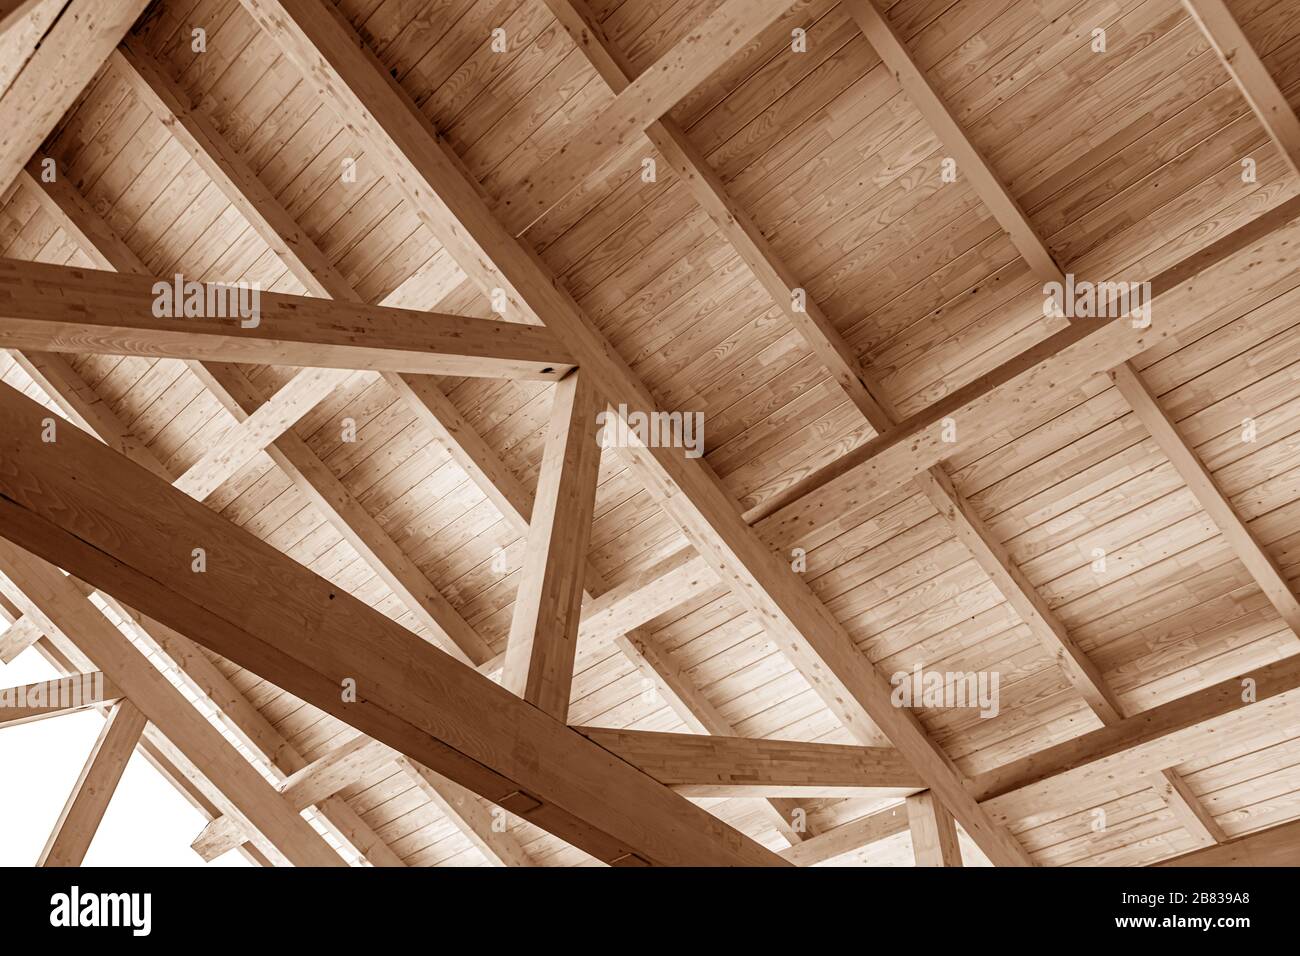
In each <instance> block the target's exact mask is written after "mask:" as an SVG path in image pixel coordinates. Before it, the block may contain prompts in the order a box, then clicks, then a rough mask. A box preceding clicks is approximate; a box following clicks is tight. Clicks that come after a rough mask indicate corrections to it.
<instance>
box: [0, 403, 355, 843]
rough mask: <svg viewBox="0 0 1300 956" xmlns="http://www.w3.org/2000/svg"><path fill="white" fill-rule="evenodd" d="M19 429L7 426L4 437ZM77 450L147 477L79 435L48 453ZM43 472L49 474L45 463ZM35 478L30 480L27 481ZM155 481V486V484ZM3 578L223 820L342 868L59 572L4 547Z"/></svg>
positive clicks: (8, 444) (13, 440) (128, 496)
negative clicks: (185, 766) (206, 784)
mask: <svg viewBox="0 0 1300 956" xmlns="http://www.w3.org/2000/svg"><path fill="white" fill-rule="evenodd" d="M10 396H14V397H15V398H17V399H19V400H20V401H22V402H23V403H26V404H27V405H29V406H31V408H33V409H39V407H40V406H36V405H34V404H33V403H31V402H30V401H29V400H28V399H25V398H22V397H21V396H20V395H19V393H17V392H14V391H13V390H12V389H9V388H8V387H7V386H6V387H5V395H4V398H5V399H6V400H8V399H9V397H10ZM16 424H17V423H16V422H15V421H13V420H12V419H10V420H9V421H8V422H7V427H6V431H7V432H8V427H9V426H13V425H16ZM30 424H31V422H28V425H30ZM17 442H18V439H17V436H15V435H14V434H13V433H12V432H9V433H8V434H6V437H5V439H4V444H5V450H6V453H7V452H8V451H9V450H10V449H12V448H14V446H15V444H17ZM79 442H89V443H93V444H94V445H95V451H97V452H98V453H99V454H101V455H105V456H109V457H110V458H118V460H120V461H121V463H122V464H123V465H126V466H127V467H130V468H131V469H132V470H134V471H136V472H138V473H140V474H145V475H147V472H143V471H141V470H140V469H139V468H138V467H137V466H134V465H131V464H130V463H129V462H127V461H126V460H125V459H120V458H119V456H116V455H114V453H113V452H110V451H107V450H106V449H104V448H103V446H101V445H99V444H98V443H97V442H94V439H92V438H90V437H89V436H86V435H84V434H83V433H80V432H78V433H76V434H75V435H64V436H62V437H61V438H60V440H59V442H58V443H57V444H47V445H45V447H46V448H47V449H50V448H56V447H59V448H63V449H67V448H68V447H69V446H75V445H76V444H78V443H79ZM5 457H6V459H7V460H6V462H5V464H4V466H3V469H4V471H5V472H6V473H7V475H8V476H9V477H12V476H13V474H14V472H13V469H14V468H15V466H16V462H15V461H10V460H8V454H6V456H5ZM46 466H47V468H48V466H49V462H48V461H47V462H46ZM35 477H36V476H35V474H34V473H32V474H30V475H29V476H28V480H32V479H35ZM151 480H154V479H152V477H151ZM121 493H122V494H123V497H122V499H121V500H122V501H123V502H130V501H131V500H132V494H133V489H123V491H122V492H121ZM10 504H11V502H10V501H9V500H8V498H6V500H5V503H4V505H3V506H0V511H4V512H5V513H6V516H7V517H6V518H5V519H4V521H3V524H4V525H5V534H6V535H7V534H9V533H10V532H11V531H16V530H17V529H16V526H14V527H11V526H10V522H9V517H8V516H9V515H10V514H11V513H12V508H11V507H9V505H10ZM195 507H202V506H201V505H195ZM0 570H3V571H4V573H5V575H6V576H7V577H8V578H9V580H10V582H12V584H13V586H14V588H16V589H17V591H16V592H14V591H10V592H9V597H10V599H11V600H14V601H15V602H17V603H18V604H19V605H20V606H22V607H23V611H24V613H26V614H32V615H34V616H36V617H37V619H38V620H40V621H41V625H42V631H44V632H45V634H46V635H47V636H48V637H50V638H51V639H52V640H54V641H55V643H56V646H58V647H59V649H60V650H61V651H63V652H64V653H65V654H70V655H74V654H80V655H83V656H84V657H85V658H87V659H88V660H89V662H90V663H91V664H93V665H94V666H96V667H99V668H100V669H102V670H103V671H104V673H105V675H106V676H107V677H108V678H109V679H110V680H112V681H113V683H114V684H115V685H117V687H119V688H120V690H121V692H122V694H123V695H124V696H126V697H127V698H128V699H129V700H130V701H131V702H132V703H133V704H134V705H135V706H136V707H137V708H139V709H140V711H141V712H142V713H143V714H144V716H145V717H146V718H147V719H148V720H149V722H150V723H151V724H153V725H155V726H156V727H157V728H158V729H159V730H160V731H161V732H162V733H163V734H165V735H166V737H167V739H168V740H169V741H171V743H172V744H174V745H175V747H176V748H177V749H178V750H179V751H180V752H181V753H182V754H184V755H185V757H186V758H188V759H189V760H190V761H191V762H193V763H194V764H195V765H196V766H198V767H201V768H202V772H203V774H204V776H205V777H207V778H208V780H209V781H210V782H211V783H212V785H213V786H214V787H216V788H218V790H219V791H220V792H221V794H222V797H223V798H224V800H225V802H226V806H225V807H223V810H224V812H225V813H227V814H228V815H234V816H235V817H237V818H238V819H240V820H241V821H242V822H243V823H244V825H245V827H246V828H247V830H248V832H250V833H256V834H260V835H261V839H260V840H259V846H260V847H261V849H263V850H264V851H266V852H268V853H270V854H271V855H273V856H276V857H281V858H283V859H285V860H287V861H288V862H290V863H292V864H294V865H297V866H340V865H342V864H343V860H342V859H341V858H340V857H339V855H338V854H337V853H335V852H334V850H333V849H332V848H331V847H330V845H329V844H328V843H326V842H325V840H324V839H323V838H322V837H321V836H320V834H318V833H317V832H316V831H315V830H314V829H312V827H311V826H310V825H309V824H308V823H307V821H306V820H304V819H303V818H302V817H300V816H299V815H298V813H297V812H296V811H295V810H293V809H292V808H291V807H290V806H289V804H288V802H287V801H286V800H285V799H284V798H283V797H281V796H280V794H278V793H277V792H276V791H275V789H274V788H273V787H272V786H271V785H270V784H269V783H267V781H266V780H265V779H264V778H263V777H262V776H261V774H259V773H258V772H257V770H256V769H255V768H254V767H253V765H252V764H250V763H249V762H248V761H247V760H245V759H244V757H243V755H242V754H240V753H239V751H238V750H236V749H235V747H234V746H233V745H231V744H230V743H229V742H228V741H227V740H226V739H225V737H223V736H222V735H221V733H220V732H219V731H218V730H217V729H216V728H215V727H213V726H212V724H210V723H209V722H208V720H207V718H206V717H204V716H203V715H202V714H200V713H199V712H198V710H196V709H195V708H194V707H193V706H191V704H190V702H189V701H188V700H186V699H185V696H184V695H183V694H181V692H180V691H179V690H178V689H177V688H175V687H174V686H172V684H171V682H170V681H168V680H167V678H166V677H165V676H164V675H163V673H162V672H161V671H159V670H158V669H157V668H156V667H154V665H153V664H152V663H150V662H149V660H148V659H147V658H146V657H145V656H144V654H143V653H142V652H141V651H140V650H139V649H138V648H137V647H135V645H134V644H132V643H131V641H130V640H128V639H127V637H126V635H124V634H123V633H122V632H121V631H119V630H118V629H117V628H116V627H115V626H114V625H113V624H112V622H110V621H109V620H108V618H107V617H105V616H104V615H103V613H102V612H101V611H100V610H99V609H98V608H97V607H95V605H94V604H92V603H91V602H90V601H89V600H88V599H87V598H86V597H85V595H83V594H82V593H81V592H80V591H79V590H77V588H76V586H75V585H74V584H73V583H72V581H71V580H70V579H69V578H68V577H66V576H65V575H63V574H61V573H60V572H59V570H58V568H56V567H54V566H52V565H50V564H48V563H46V561H45V560H42V559H41V557H39V556H34V554H32V553H28V552H27V551H24V550H23V549H22V546H21V545H17V544H16V543H10V541H9V540H3V541H0ZM72 573H75V572H72ZM195 577H202V575H195ZM73 635H75V638H74V637H73Z"/></svg>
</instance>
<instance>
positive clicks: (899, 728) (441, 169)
mask: <svg viewBox="0 0 1300 956" xmlns="http://www.w3.org/2000/svg"><path fill="white" fill-rule="evenodd" d="M243 2H244V5H245V8H246V9H247V10H249V12H250V13H252V14H253V16H254V19H255V20H256V21H257V22H258V24H259V25H260V26H261V27H262V29H263V30H265V31H266V32H267V33H268V34H269V35H270V36H271V37H272V38H273V39H274V40H275V41H276V42H277V43H278V44H279V46H280V48H281V49H282V50H283V51H284V53H285V54H286V56H287V57H288V59H289V60H290V61H291V62H294V63H295V64H296V65H297V66H298V68H299V69H300V70H301V71H302V73H303V75H304V77H306V78H308V80H309V81H310V82H311V83H313V84H314V85H315V87H316V89H317V91H318V92H319V93H320V94H321V95H322V97H323V101H324V102H327V103H329V104H330V106H331V107H332V108H333V109H335V110H336V111H338V112H339V113H340V114H341V115H342V116H343V117H344V120H345V122H347V123H349V124H351V125H352V127H353V128H354V129H355V130H356V133H357V135H358V136H360V137H362V139H363V140H364V141H365V142H367V144H368V145H369V146H370V147H371V148H373V149H374V151H375V154H376V156H378V157H379V158H381V159H382V160H383V161H384V162H385V165H386V166H387V167H388V170H389V175H390V181H391V182H392V183H393V184H394V185H395V186H397V187H398V188H399V189H400V190H401V191H402V192H403V194H404V195H405V196H406V198H407V199H408V201H410V202H411V204H412V209H413V210H414V211H415V212H417V214H418V215H420V217H421V219H422V220H423V221H424V222H425V223H426V224H427V225H428V226H429V227H430V228H431V229H432V230H433V232H434V234H435V235H436V236H438V237H439V239H440V240H441V241H442V242H443V244H444V246H445V247H446V248H447V250H448V252H449V254H450V255H451V256H452V258H454V259H455V260H456V261H457V262H458V264H459V265H460V266H461V268H462V269H463V270H464V271H465V272H466V274H467V275H469V276H470V278H471V279H473V280H474V281H475V282H476V283H477V284H478V285H479V286H480V287H481V288H484V289H494V288H499V289H501V290H502V292H504V293H505V298H506V300H507V307H508V308H510V309H513V310H516V311H517V314H520V315H523V316H525V317H527V318H528V319H529V320H530V321H532V322H534V323H537V324H541V323H542V316H545V317H546V318H545V321H546V322H547V323H549V324H550V326H551V327H552V328H553V329H554V330H555V331H556V332H557V334H560V335H562V336H563V338H564V340H565V342H566V343H569V344H570V347H571V348H572V349H573V351H574V353H575V356H576V357H577V358H578V361H579V362H580V363H581V364H582V366H583V374H584V375H590V376H591V379H592V381H593V384H594V385H595V387H596V389H597V391H598V392H599V393H601V394H602V395H603V397H604V398H605V399H606V400H607V401H608V402H609V403H610V404H611V405H612V406H614V407H615V408H616V409H617V410H618V413H619V414H621V415H625V414H632V413H638V414H648V413H653V412H654V411H656V408H655V403H654V401H653V399H652V397H651V395H650V393H649V391H648V390H647V389H646V387H645V386H644V384H643V383H641V382H640V381H639V379H638V378H637V377H636V375H635V373H633V372H632V370H631V369H630V368H629V367H628V365H627V364H626V362H624V361H623V359H622V358H621V357H620V356H619V355H618V354H617V353H616V351H615V350H614V349H613V347H612V346H611V345H610V344H609V343H608V342H607V341H606V340H605V339H604V337H603V336H602V335H601V333H600V332H599V330H598V329H597V328H596V327H595V326H594V325H593V324H592V322H591V320H590V319H589V318H588V317H587V316H586V315H585V314H584V313H583V312H582V310H581V309H580V308H579V307H578V306H577V304H576V303H575V302H574V301H573V300H572V298H571V297H570V296H568V294H567V293H566V292H564V291H563V289H562V288H561V286H560V285H559V283H558V282H557V281H556V280H555V277H554V276H552V275H550V274H549V272H548V270H547V269H546V268H545V266H544V265H543V264H542V263H541V261H540V260H539V259H538V258H537V257H536V255H535V253H532V252H531V251H530V250H528V249H526V248H525V247H524V246H522V245H520V244H519V243H518V242H516V241H515V239H514V237H513V236H511V235H510V233H509V232H508V231H507V230H506V229H505V228H503V227H502V225H501V223H500V222H498V221H497V219H496V218H495V217H494V215H493V213H492V211H491V210H490V209H489V208H488V206H487V204H486V202H485V200H484V198H483V195H482V192H481V190H480V189H479V188H478V187H477V186H476V184H474V183H473V182H472V180H470V179H469V178H468V177H467V175H466V173H465V172H464V170H463V167H462V166H461V164H460V163H459V162H458V161H457V160H455V159H453V158H452V156H451V155H449V151H448V150H447V147H446V146H445V144H442V143H440V142H439V141H438V139H437V137H436V134H435V133H434V132H433V131H432V129H431V128H430V126H429V124H428V122H427V120H426V119H425V118H424V117H423V116H422V114H420V113H419V111H418V110H417V109H416V108H415V107H414V105H413V104H411V102H410V101H409V99H408V98H407V97H406V96H405V94H404V93H403V92H402V91H401V89H400V88H399V87H398V86H397V85H396V83H395V82H394V81H393V79H392V77H390V76H389V75H388V74H387V73H386V72H385V71H384V70H383V68H382V66H381V65H380V64H379V62H378V60H377V59H376V58H375V57H374V54H373V53H371V52H370V51H369V50H368V49H367V48H366V46H365V44H364V42H362V41H360V40H359V39H358V38H357V37H356V34H355V33H354V32H353V31H352V29H351V27H350V26H349V25H348V23H347V22H346V20H344V19H343V18H342V16H341V15H339V14H338V12H337V11H334V10H332V9H327V10H326V11H325V12H324V15H322V12H321V10H320V9H319V8H318V7H316V6H314V5H312V4H308V3H306V2H304V0H279V2H277V0H243ZM654 118H656V117H650V118H649V119H650V120H653V119H654ZM629 453H630V460H632V461H633V462H634V463H635V466H636V468H637V469H638V472H639V473H640V474H641V475H642V476H643V478H644V479H645V480H646V482H647V486H648V487H650V488H651V490H652V491H654V492H656V494H657V496H658V497H659V498H660V499H661V500H662V501H663V502H664V503H665V506H666V510H667V511H668V513H669V514H670V516H672V517H673V518H674V519H675V520H676V522H677V524H678V525H679V526H680V527H682V528H683V529H684V530H685V531H686V532H687V534H688V535H689V536H691V537H692V539H693V541H694V543H695V544H696V545H697V547H701V548H703V549H704V550H705V552H706V553H707V554H708V556H709V558H710V560H711V561H712V562H713V563H714V566H715V568H716V569H717V570H718V571H719V573H720V574H722V575H723V577H724V580H726V581H727V583H728V584H729V585H730V586H732V587H733V589H734V590H735V592H736V593H737V595H738V596H741V598H742V600H744V601H745V602H746V604H747V605H748V606H749V608H750V609H751V610H752V611H754V612H756V613H757V614H759V615H760V617H761V619H763V621H764V624H765V626H766V627H768V629H769V632H770V633H772V634H773V635H774V637H775V638H776V639H777V640H778V642H779V643H780V646H781V647H782V649H783V650H784V651H785V652H786V653H787V654H789V655H790V657H791V660H792V661H793V662H795V663H796V666H798V667H799V669H800V671H801V673H803V674H804V675H805V676H806V677H808V678H809V679H810V681H811V683H812V685H813V687H814V688H815V689H816V690H817V691H818V693H819V695H820V696H821V697H822V699H823V700H824V701H826V703H827V705H828V706H829V707H830V708H831V710H832V712H833V713H835V714H836V716H837V717H839V718H840V719H841V721H842V722H844V724H845V726H846V727H848V728H849V730H850V731H851V732H852V733H853V734H854V735H855V737H856V738H857V739H858V740H859V741H860V742H862V743H866V744H878V743H881V742H882V739H881V730H882V729H883V730H884V735H885V737H886V738H888V739H889V740H891V741H892V742H893V743H894V745H895V746H896V747H897V748H898V749H899V750H900V751H901V752H902V753H903V754H904V756H905V757H906V758H907V759H908V760H909V761H910V762H911V763H912V764H913V765H914V766H915V767H916V768H917V770H918V771H919V772H920V773H921V774H922V776H923V777H924V778H925V779H926V782H927V783H928V784H929V785H930V787H931V789H933V790H936V791H937V792H938V793H939V794H940V795H941V797H942V799H944V800H945V802H946V803H948V805H949V806H950V809H952V811H953V812H954V814H955V815H956V816H957V818H958V819H959V820H960V821H961V823H962V825H963V827H964V828H965V829H966V831H967V833H968V834H970V836H971V837H972V839H974V840H975V842H976V843H977V844H978V845H980V846H981V848H983V849H984V851H985V853H986V854H987V855H988V857H989V858H990V859H991V860H992V861H993V862H994V863H997V864H1004V865H1027V864H1028V863H1029V862H1030V861H1029V857H1028V855H1027V854H1026V853H1025V852H1024V850H1023V848H1022V847H1020V845H1019V844H1018V843H1017V842H1016V841H1015V840H1014V839H1013V838H1012V837H1011V836H1010V834H1008V833H1006V832H1005V831H1004V830H1003V829H1001V828H1000V827H997V826H995V825H994V824H993V823H992V821H991V820H989V819H987V818H986V817H985V816H984V814H983V812H982V811H981V810H980V809H979V807H978V805H976V804H975V802H974V801H973V800H971V799H970V797H969V795H968V794H967V793H966V791H965V789H964V784H963V781H962V779H961V777H960V775H959V773H958V772H957V770H956V768H955V766H954V765H953V764H952V762H951V761H950V760H949V759H948V758H947V756H946V755H945V754H944V753H943V752H942V751H941V750H940V749H939V748H937V747H936V746H935V745H934V743H933V741H931V740H930V739H929V737H928V735H927V734H926V733H925V731H924V729H923V728H922V727H921V725H920V723H919V721H917V719H916V717H915V716H914V715H913V714H911V713H910V712H903V711H900V710H899V709H898V708H895V707H894V706H893V705H892V704H891V702H890V700H889V697H890V688H889V685H888V683H887V682H886V681H885V680H884V679H883V678H882V677H881V676H880V675H879V674H877V673H876V672H875V671H874V670H873V668H872V667H871V665H870V662H869V661H867V660H866V659H865V658H864V657H863V656H862V654H861V653H860V652H859V651H858V650H857V648H856V647H855V646H854V644H853V642H852V640H851V638H850V637H849V635H848V633H847V632H846V631H845V630H844V628H843V627H842V625H840V623H839V622H838V621H837V620H835V618H834V617H833V616H832V615H831V614H830V612H829V611H828V610H827V609H826V608H825V606H824V605H823V604H822V603H821V602H820V601H819V600H817V598H816V597H815V595H813V593H812V591H811V590H810V589H809V588H808V586H807V584H806V583H805V582H803V581H802V580H800V579H799V578H798V576H797V575H795V574H794V572H793V571H792V570H791V569H790V567H789V565H788V564H787V562H785V561H784V560H782V559H781V558H780V557H778V556H777V555H776V554H775V553H774V552H772V551H771V550H770V549H769V548H768V546H767V545H766V544H765V543H764V542H763V541H762V540H761V539H759V538H758V537H757V535H755V534H754V533H753V532H752V531H751V529H750V528H749V527H748V525H747V524H746V523H745V521H744V520H743V519H742V518H741V516H740V514H739V512H738V509H737V507H736V503H735V502H734V501H733V500H732V499H731V498H730V496H729V495H728V494H727V493H726V491H725V490H724V489H723V488H722V487H721V485H720V483H719V482H718V480H717V478H716V477H715V476H714V475H713V474H712V472H711V470H710V469H709V468H708V467H707V465H705V464H703V463H702V462H700V461H698V460H696V459H689V458H686V457H685V456H684V455H682V454H681V453H680V450H679V449H666V448H650V449H644V448H640V449H630V450H629ZM877 723H879V725H880V726H879V727H877V726H876V725H877ZM435 769H437V768H435Z"/></svg>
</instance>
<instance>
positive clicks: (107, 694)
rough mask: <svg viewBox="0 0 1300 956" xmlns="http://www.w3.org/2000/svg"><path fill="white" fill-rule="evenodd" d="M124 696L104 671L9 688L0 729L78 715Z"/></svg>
mask: <svg viewBox="0 0 1300 956" xmlns="http://www.w3.org/2000/svg"><path fill="white" fill-rule="evenodd" d="M37 636H38V637H39V636H40V635H39V633H38V635H37ZM121 696H122V692H121V691H120V690H118V688H117V685H115V684H114V683H113V682H112V681H110V680H107V679H106V678H105V677H104V674H103V672H102V671H94V672H92V673H88V674H73V675H71V676H69V677H60V678H56V679H55V680H48V681H37V682H36V683H34V684H24V685H23V686H21V687H6V688H4V689H2V690H0V727H17V726H18V725H19V724H26V723H32V722H34V721H37V720H44V719H45V718H46V717H57V716H59V715H60V714H72V713H76V712H77V711H80V710H85V709H86V708H88V707H96V706H98V705H99V704H111V703H113V702H115V701H116V700H118V699H119V698H121Z"/></svg>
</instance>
